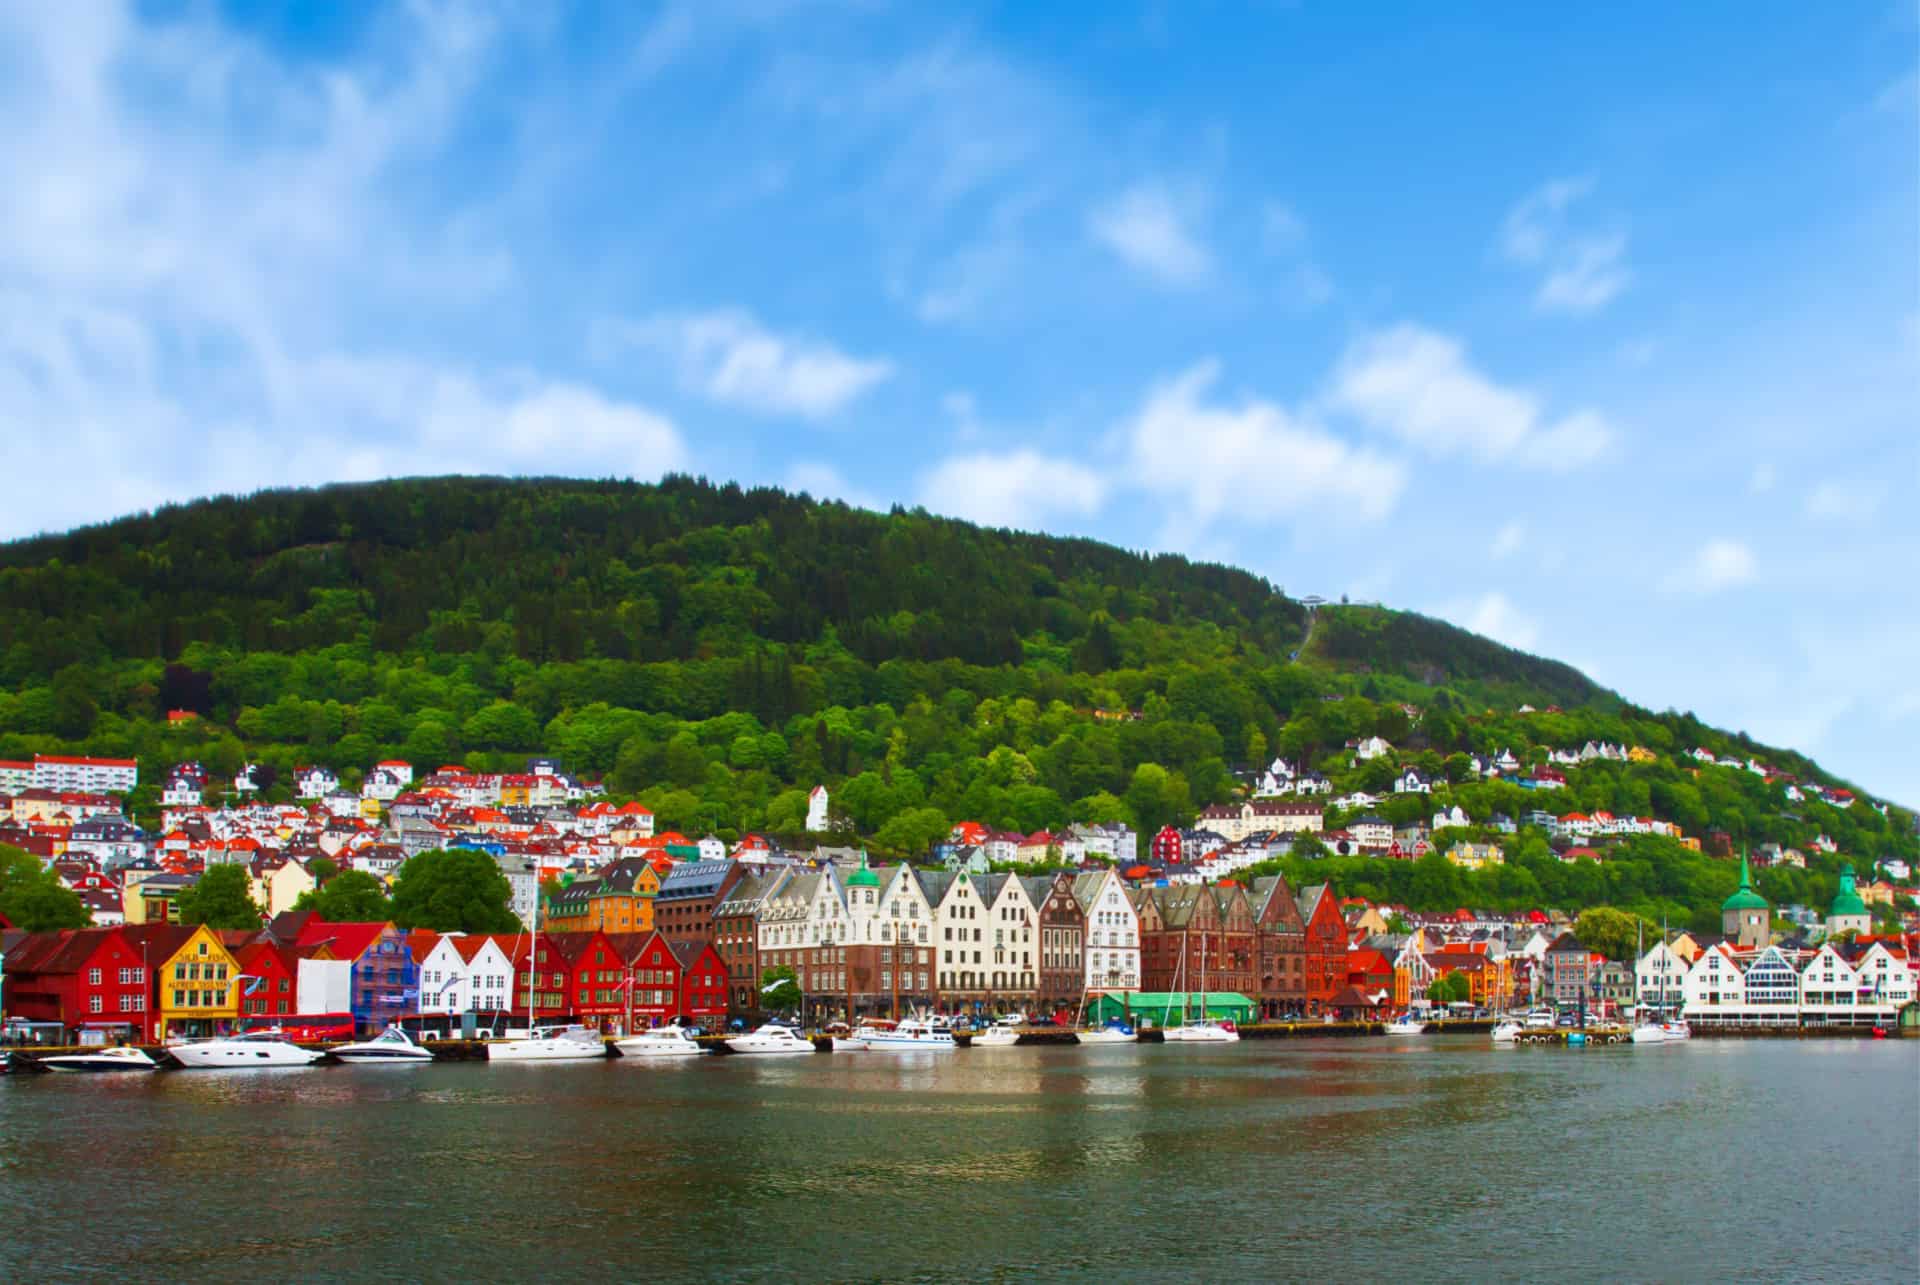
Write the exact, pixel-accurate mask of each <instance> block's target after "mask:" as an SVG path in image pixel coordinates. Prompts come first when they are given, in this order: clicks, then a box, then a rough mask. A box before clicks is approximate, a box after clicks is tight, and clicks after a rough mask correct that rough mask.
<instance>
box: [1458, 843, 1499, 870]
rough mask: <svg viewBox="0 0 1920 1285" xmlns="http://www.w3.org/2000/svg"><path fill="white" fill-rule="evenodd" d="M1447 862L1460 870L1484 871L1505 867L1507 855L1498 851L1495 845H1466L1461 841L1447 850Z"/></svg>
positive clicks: (1497, 846)
mask: <svg viewBox="0 0 1920 1285" xmlns="http://www.w3.org/2000/svg"><path fill="white" fill-rule="evenodd" d="M1447 860H1449V861H1451V862H1453V864H1454V865H1456V866H1459V867H1460V868H1461V869H1462V870H1484V869H1486V868H1487V867H1488V866H1499V865H1505V864H1506V861H1507V854H1506V853H1505V852H1502V851H1501V850H1500V845H1499V844H1497V843H1467V842H1465V841H1464V840H1463V841H1462V842H1459V843H1456V844H1454V845H1453V846H1452V847H1451V848H1448V849H1447Z"/></svg>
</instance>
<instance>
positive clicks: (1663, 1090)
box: [0, 1036, 1920, 1281]
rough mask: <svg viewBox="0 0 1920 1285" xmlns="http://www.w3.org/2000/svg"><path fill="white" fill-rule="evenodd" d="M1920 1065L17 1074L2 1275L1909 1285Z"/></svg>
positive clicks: (1620, 1056) (1182, 1051)
mask: <svg viewBox="0 0 1920 1285" xmlns="http://www.w3.org/2000/svg"><path fill="white" fill-rule="evenodd" d="M1917 1150H1920V1042H1916V1041H1871V1042H1868V1041H1852V1040H1849V1041H1833V1042H1801V1041H1793V1042H1775V1041H1736V1040H1725V1041H1720V1040H1716V1041H1706V1040H1696V1041H1693V1042H1691V1043H1689V1044H1685V1045H1677V1046H1667V1047H1659V1048H1641V1049H1634V1048H1620V1049H1612V1050H1589V1051H1586V1052H1581V1051H1577V1050H1566V1049H1516V1048H1511V1047H1495V1046H1493V1045H1491V1043H1490V1042H1489V1041H1487V1040H1486V1039H1485V1038H1484V1037H1479V1038H1469V1037H1464V1036H1449V1037H1432V1038H1425V1039H1417V1040H1301V1041H1291V1042H1274V1043H1253V1042H1247V1043H1242V1044H1238V1045H1222V1046H1207V1045H1184V1046H1158V1045H1147V1046H1143V1045H1131V1046H1129V1045H1122V1046H1109V1047H1100V1048H1078V1049H1075V1048H1007V1049H971V1050H959V1051H949V1052H944V1053H923V1052H907V1053H875V1052H866V1053H841V1054H819V1055H813V1056H800V1057H784V1058H771V1057H770V1058H756V1057H739V1056H735V1057H706V1058H692V1059H685V1060H674V1059H667V1060H663V1061H661V1062H654V1063H641V1062H635V1061H609V1062H605V1063H599V1062H587V1063H581V1062H559V1063H548V1064H544V1065H542V1064H535V1065H498V1064H495V1065H489V1064H486V1063H466V1064H455V1065H435V1066H429V1067H419V1068H401V1067H347V1066H323V1067H317V1068H313V1069H302V1070H286V1071H248V1072H230V1071H178V1072H163V1073H158V1074H152V1073H148V1074H139V1073H130V1074H116V1075H100V1076H55V1075H37V1076H26V1075H15V1076H8V1077H5V1078H4V1079H0V1192H3V1193H4V1200H5V1209H6V1218H7V1232H6V1235H5V1238H4V1239H5V1248H4V1251H0V1260H3V1261H4V1263H5V1266H6V1267H7V1269H8V1275H9V1276H10V1277H11V1278H13V1279H16V1280H58V1279H89V1280H93V1279H104V1278H108V1277H113V1278H116V1279H121V1280H126V1279H137V1280H147V1279H167V1280H180V1279H193V1280H242V1279H247V1280H261V1279H275V1278H285V1277H301V1278H311V1277H327V1278H336V1279H341V1278H351V1279H387V1280H440V1279H453V1278H466V1279H483V1280H493V1279H527V1278H536V1277H539V1278H546V1279H549V1280H556V1281H557V1280H561V1279H590V1280H600V1279H655V1280H663V1279H664V1280H682V1279H688V1280H691V1279H702V1280H724V1281H786V1280H793V1279H834V1280H901V1279H912V1280H924V1281H983V1280H1006V1281H1026V1280H1086V1281H1111V1280H1131V1279H1142V1280H1180V1279H1200V1280H1209V1281H1221V1280H1249V1281H1253V1280H1263V1281H1264V1280H1287V1279H1300V1278H1306V1277H1333V1276H1339V1277H1343V1278H1347V1279H1357V1280H1383V1279H1395V1280H1419V1281H1439V1280H1462V1281H1467V1280H1487V1279H1504V1280H1534V1279H1553V1278H1561V1279H1574V1280H1592V1279H1601V1278H1606V1279H1615V1280H1634V1281H1655V1280H1683V1279H1689V1278H1692V1279H1700V1278H1728V1277H1745V1278H1751V1277H1759V1278H1763V1279H1807V1280H1848V1281H1912V1280H1914V1279H1916V1278H1920V1246H1917V1242H1916V1233H1915V1219H1916V1215H1917V1213H1920V1165H1917V1164H1916V1151H1917Z"/></svg>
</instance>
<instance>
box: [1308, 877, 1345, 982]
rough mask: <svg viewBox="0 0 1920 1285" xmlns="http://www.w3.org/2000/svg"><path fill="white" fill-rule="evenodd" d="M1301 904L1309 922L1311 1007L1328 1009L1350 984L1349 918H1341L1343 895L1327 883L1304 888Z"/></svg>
mask: <svg viewBox="0 0 1920 1285" xmlns="http://www.w3.org/2000/svg"><path fill="white" fill-rule="evenodd" d="M1299 906H1300V916H1301V918H1302V919H1303V920H1305V921H1306V925H1307V940H1306V950H1305V958H1304V966H1303V970H1302V971H1303V973H1304V975H1305V977H1306V1002H1307V1009H1308V1011H1309V1012H1313V1013H1319V1012H1324V1011H1326V1009H1327V1008H1328V1007H1329V1006H1331V1004H1332V1003H1333V997H1334V996H1335V995H1337V994H1339V993H1340V992H1341V991H1343V990H1345V989H1346V987H1347V921H1346V920H1345V919H1344V918H1342V917H1341V914H1340V900H1339V898H1337V897H1335V896H1334V895H1333V889H1332V888H1330V887H1328V886H1327V885H1326V884H1324V883H1317V884H1314V885H1313V886H1312V887H1310V888H1305V889H1302V890H1301V893H1300V897H1299Z"/></svg>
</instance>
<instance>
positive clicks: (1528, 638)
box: [1436, 592, 1540, 651]
mask: <svg viewBox="0 0 1920 1285" xmlns="http://www.w3.org/2000/svg"><path fill="white" fill-rule="evenodd" d="M1436 614H1437V615H1439V616H1441V617H1442V618H1443V619H1446V620H1451V621H1453V623H1455V624H1457V625H1459V626H1460V627H1461V628H1462V629H1470V630H1472V631H1473V632H1474V633H1476V634H1480V635H1482V636H1483V637H1487V638H1491V639H1493V640H1494V641H1495V642H1502V643H1505V644H1506V645H1507V646H1509V647H1517V648H1519V649H1520V650H1521V651H1531V650H1532V649H1533V647H1534V644H1535V643H1536V642H1538V641H1539V638H1540V622H1539V621H1538V620H1536V619H1534V618H1533V617H1532V616H1529V615H1527V614H1526V613H1525V612H1523V611H1521V610H1520V609H1519V608H1517V607H1515V606H1514V605H1513V603H1512V602H1511V601H1509V600H1508V598H1507V596H1506V595H1505V594H1503V593H1498V592H1489V593H1483V594H1481V595H1480V596H1479V597H1477V598H1466V599H1455V600H1454V601H1453V602H1450V603H1448V604H1446V605H1444V606H1442V607H1441V608H1440V609H1439V610H1438V612H1437V613H1436Z"/></svg>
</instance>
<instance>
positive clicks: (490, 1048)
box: [487, 1026, 607, 1062]
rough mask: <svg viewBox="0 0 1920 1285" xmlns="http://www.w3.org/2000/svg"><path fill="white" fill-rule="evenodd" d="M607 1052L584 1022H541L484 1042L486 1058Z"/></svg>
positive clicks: (553, 1058) (549, 1058)
mask: <svg viewBox="0 0 1920 1285" xmlns="http://www.w3.org/2000/svg"><path fill="white" fill-rule="evenodd" d="M606 1056H607V1044H606V1041H605V1040H603V1039H601V1038H600V1036H599V1035H598V1034H596V1033H595V1032H593V1031H590V1030H588V1029H587V1028H586V1027H584V1026H542V1027H536V1028H535V1029H534V1030H533V1032H532V1033H531V1034H529V1035H526V1036H524V1037H518V1038H510V1039H504V1040H494V1041H492V1042H490V1043H489V1044H488V1045H487V1061H489V1062H585V1061H589V1060H591V1059H594V1058H605V1057H606Z"/></svg>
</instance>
